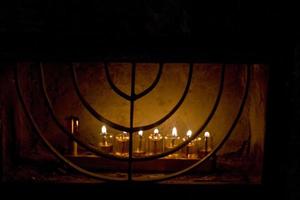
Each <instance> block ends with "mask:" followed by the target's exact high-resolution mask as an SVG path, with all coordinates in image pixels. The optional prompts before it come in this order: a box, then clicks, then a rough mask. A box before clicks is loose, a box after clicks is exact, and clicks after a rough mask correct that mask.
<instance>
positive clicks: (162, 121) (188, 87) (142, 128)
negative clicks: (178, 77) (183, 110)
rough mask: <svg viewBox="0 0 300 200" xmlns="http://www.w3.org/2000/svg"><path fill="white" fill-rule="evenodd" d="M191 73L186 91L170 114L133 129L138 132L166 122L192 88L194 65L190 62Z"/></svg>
mask: <svg viewBox="0 0 300 200" xmlns="http://www.w3.org/2000/svg"><path fill="white" fill-rule="evenodd" d="M189 65H190V66H189V75H188V81H187V83H186V86H185V89H184V92H183V94H182V96H181V98H180V99H179V101H178V102H177V104H176V105H175V106H174V107H173V108H172V109H171V111H169V113H168V114H166V115H165V116H164V117H163V118H161V119H160V120H158V121H156V122H154V123H151V124H148V125H144V126H138V127H134V128H133V131H134V132H137V131H139V130H143V131H145V130H149V129H152V128H155V127H157V126H159V125H161V124H162V123H164V122H165V121H166V120H168V119H169V118H170V117H171V116H172V115H173V114H174V113H175V112H176V111H177V110H178V108H179V107H180V106H181V104H182V103H183V101H184V100H185V97H186V95H187V93H188V91H189V89H190V85H191V82H192V76H193V65H192V64H189Z"/></svg>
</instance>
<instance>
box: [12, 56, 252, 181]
mask: <svg viewBox="0 0 300 200" xmlns="http://www.w3.org/2000/svg"><path fill="white" fill-rule="evenodd" d="M108 64H109V63H108V62H104V70H105V75H106V78H107V82H108V83H109V85H110V87H111V89H112V90H113V91H114V92H115V93H116V94H117V95H119V96H120V97H121V98H123V99H125V100H127V101H129V103H130V113H129V116H130V117H129V122H130V123H129V126H124V125H121V124H118V123H115V122H113V121H111V120H110V119H107V118H105V117H104V116H102V115H101V114H100V113H98V112H97V111H96V109H94V108H93V107H92V106H91V105H90V104H89V103H88V101H87V100H86V99H85V97H84V96H83V95H82V93H81V91H80V89H79V84H78V79H77V72H76V67H77V65H78V64H76V63H72V64H70V65H69V67H70V69H71V74H72V81H73V85H74V87H75V92H76V94H77V96H78V98H79V99H80V102H81V103H82V105H83V106H84V108H85V109H86V110H87V111H89V113H90V114H91V115H92V116H93V117H94V118H95V119H97V120H98V121H100V122H102V123H104V124H106V125H108V126H109V127H111V128H114V129H116V130H118V131H121V132H126V133H128V136H129V143H128V156H121V155H116V154H112V153H107V152H106V151H104V150H103V149H101V148H98V147H96V146H94V145H91V144H89V143H87V142H85V141H83V140H81V139H80V138H79V137H78V136H77V135H75V134H73V133H72V131H70V130H69V129H67V128H66V127H65V126H64V125H63V124H61V123H60V122H59V120H58V118H57V115H56V113H55V111H54V108H53V105H52V102H51V100H50V98H49V96H48V93H47V89H46V80H45V75H44V67H43V63H40V64H39V65H40V66H39V69H40V70H39V71H40V73H39V74H40V85H41V87H42V92H43V96H44V98H45V100H46V103H47V107H48V109H49V111H50V114H51V118H52V120H53V122H54V123H55V124H56V126H57V127H59V129H60V130H61V131H62V132H63V133H64V134H66V135H67V136H68V137H69V138H70V139H71V140H72V141H74V142H76V143H77V144H79V145H80V146H82V147H83V148H85V149H87V150H88V151H90V152H92V153H93V154H95V155H97V156H100V157H103V158H107V159H111V160H116V161H122V162H127V165H128V170H127V176H126V177H125V178H120V177H111V176H106V175H103V174H101V173H95V172H92V171H90V170H87V169H84V168H82V167H80V166H79V165H78V164H75V163H74V162H72V161H71V160H70V159H69V158H68V157H66V156H65V155H63V154H62V153H60V152H59V151H58V150H57V149H56V148H55V147H54V146H53V145H52V144H51V143H50V142H49V141H48V140H47V138H46V137H45V136H44V135H43V133H42V131H41V129H40V127H39V126H38V124H37V122H36V120H35V119H34V117H33V115H32V113H31V111H30V110H29V108H28V106H27V105H26V103H25V100H24V95H23V92H22V89H21V81H20V74H19V73H20V72H19V71H20V70H19V67H18V66H17V67H16V69H15V77H16V89H17V93H18V96H19V99H20V102H21V105H22V107H23V109H24V112H25V114H26V116H27V117H28V119H29V121H30V123H31V124H32V126H33V127H34V129H35V132H36V133H37V135H38V136H39V137H40V139H41V140H42V141H43V142H44V144H45V145H46V146H47V147H48V149H49V150H50V151H51V152H52V153H53V154H54V155H55V156H56V157H57V158H58V159H60V160H61V161H63V162H64V163H65V164H67V165H69V166H70V167H71V168H73V169H74V170H76V171H78V172H80V173H82V174H84V175H86V176H89V177H93V178H96V179H100V180H105V181H130V182H153V181H163V180H168V179H171V178H174V177H177V176H180V175H182V174H185V173H187V172H189V171H191V170H192V169H194V168H196V167H199V166H200V167H201V165H203V163H204V162H205V161H207V160H208V159H210V158H211V157H212V156H214V155H215V154H216V153H217V152H218V151H219V150H220V149H221V148H222V146H223V145H224V144H225V143H226V141H227V140H228V138H229V137H230V135H231V133H232V132H233V130H234V129H235V127H236V125H237V123H238V121H239V119H240V117H241V115H242V112H243V109H244V106H245V103H246V99H247V96H248V93H249V85H250V80H251V78H250V75H251V65H250V64H248V65H247V66H246V67H245V69H244V75H245V77H246V84H245V87H244V92H243V96H242V99H241V103H240V105H239V106H238V112H237V114H236V116H235V118H234V120H233V121H232V124H231V125H230V128H229V129H228V130H227V131H226V132H225V133H224V136H223V138H222V139H221V140H220V142H219V143H218V144H216V145H215V146H214V148H213V149H212V150H211V151H209V152H207V153H206V154H205V155H204V156H203V157H201V158H200V159H199V160H197V161H196V162H195V163H193V164H192V165H190V166H188V167H186V168H185V169H182V170H179V171H176V172H174V173H170V174H168V175H161V176H158V177H155V178H144V177H134V176H133V168H132V165H133V163H134V162H141V161H150V160H155V159H159V158H163V157H166V156H169V155H172V154H174V153H175V152H177V151H179V150H180V149H182V148H184V147H186V146H187V145H188V144H190V143H191V142H192V141H194V140H195V139H196V138H197V137H199V136H200V135H201V134H204V130H205V128H206V127H207V125H208V124H209V123H210V121H211V119H212V118H213V117H214V115H215V112H216V110H217V108H218V106H219V103H220V100H221V98H222V93H223V89H224V79H225V70H226V64H223V65H222V66H221V67H220V73H219V80H220V81H219V84H218V92H217V95H216V97H215V100H214V103H213V106H212V108H211V110H210V113H209V114H208V115H207V117H206V119H205V120H204V122H203V123H202V124H201V125H200V126H199V128H198V129H197V130H196V131H194V133H193V134H190V135H189V137H188V138H187V139H186V140H183V141H182V142H180V143H179V144H176V145H173V146H172V148H168V149H167V150H166V151H163V152H159V153H155V154H143V155H138V156H136V155H135V154H134V151H133V136H134V133H137V132H139V131H146V130H150V129H153V128H156V127H158V126H159V125H161V124H163V123H164V122H165V121H166V120H168V119H169V118H170V117H171V116H172V115H173V114H174V113H175V112H176V111H177V110H178V109H179V108H180V106H181V105H182V103H183V102H184V100H185V98H186V96H187V95H188V91H189V88H190V85H191V81H192V77H193V67H194V66H193V65H194V63H188V70H189V72H188V77H187V81H186V85H185V88H184V91H183V93H182V95H181V97H180V99H179V100H178V102H177V103H176V104H175V105H174V107H173V108H172V109H171V110H170V111H169V112H168V113H167V114H165V116H163V117H162V118H161V119H159V120H157V121H155V122H152V123H150V124H147V125H143V126H134V117H135V102H136V101H137V100H138V99H141V98H143V97H144V96H146V95H147V94H149V93H150V92H151V91H152V90H153V89H154V88H155V87H156V86H157V84H158V82H159V81H160V78H161V74H162V73H163V67H164V63H159V68H158V72H157V75H156V78H155V80H154V81H153V83H152V84H150V86H149V87H148V88H146V89H145V90H144V91H142V92H140V93H136V63H132V64H131V82H130V95H128V94H126V93H125V92H123V91H122V90H121V89H119V88H118V87H117V86H116V85H115V84H114V83H113V81H112V79H111V76H110V73H109V65H108Z"/></svg>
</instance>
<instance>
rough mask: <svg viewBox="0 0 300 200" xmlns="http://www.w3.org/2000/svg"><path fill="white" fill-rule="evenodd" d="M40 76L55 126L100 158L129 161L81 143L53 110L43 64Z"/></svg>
mask: <svg viewBox="0 0 300 200" xmlns="http://www.w3.org/2000/svg"><path fill="white" fill-rule="evenodd" d="M40 76H41V84H42V90H43V95H44V97H45V100H46V102H47V103H46V104H47V106H48V108H49V111H50V114H51V117H52V119H53V121H54V122H55V124H56V125H57V126H58V127H59V128H60V129H61V130H62V132H63V133H65V134H66V135H67V136H68V137H70V138H71V139H73V140H74V141H76V142H77V143H78V144H79V145H81V146H82V147H84V148H86V149H88V150H89V151H91V152H93V153H95V154H96V155H98V156H102V157H105V158H110V159H114V160H120V161H127V160H128V159H127V158H124V157H121V156H115V155H112V154H107V153H104V152H102V151H100V150H99V149H98V148H96V147H94V146H92V145H90V144H87V143H85V142H83V141H81V140H80V139H79V138H78V137H77V136H76V135H74V134H72V133H70V132H69V131H68V130H67V129H66V128H65V127H64V126H63V125H62V124H61V123H60V122H59V120H58V119H57V117H56V114H55V111H54V109H53V105H52V103H51V101H50V99H49V96H48V93H47V89H46V84H45V76H44V69H43V65H42V64H40Z"/></svg>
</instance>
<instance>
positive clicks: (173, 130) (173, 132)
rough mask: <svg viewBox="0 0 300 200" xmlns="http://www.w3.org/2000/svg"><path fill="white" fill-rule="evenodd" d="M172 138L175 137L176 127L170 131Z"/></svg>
mask: <svg viewBox="0 0 300 200" xmlns="http://www.w3.org/2000/svg"><path fill="white" fill-rule="evenodd" d="M172 136H173V137H177V129H176V127H174V128H173V129H172Z"/></svg>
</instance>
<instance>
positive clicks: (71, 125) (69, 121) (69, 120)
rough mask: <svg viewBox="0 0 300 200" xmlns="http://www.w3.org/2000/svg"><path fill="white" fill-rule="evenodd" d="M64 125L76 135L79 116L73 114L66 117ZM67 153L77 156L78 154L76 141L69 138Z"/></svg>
mask: <svg viewBox="0 0 300 200" xmlns="http://www.w3.org/2000/svg"><path fill="white" fill-rule="evenodd" d="M65 120H66V126H67V129H68V131H69V132H70V133H72V134H74V135H78V133H79V118H78V117H74V116H69V117H66V119H65ZM67 152H68V154H69V155H72V156H77V155H78V148H77V142H75V141H74V140H72V139H71V138H69V141H68V150H67Z"/></svg>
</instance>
